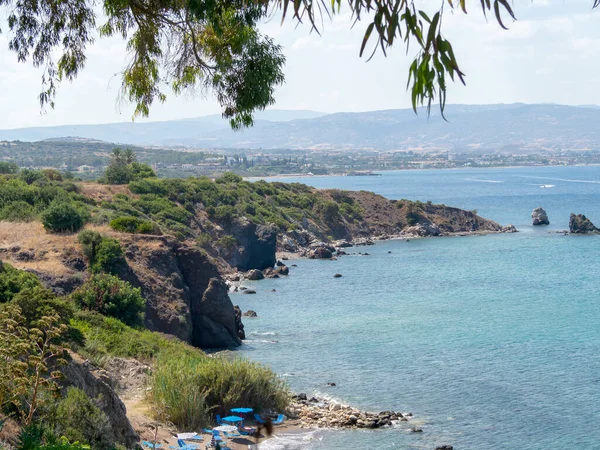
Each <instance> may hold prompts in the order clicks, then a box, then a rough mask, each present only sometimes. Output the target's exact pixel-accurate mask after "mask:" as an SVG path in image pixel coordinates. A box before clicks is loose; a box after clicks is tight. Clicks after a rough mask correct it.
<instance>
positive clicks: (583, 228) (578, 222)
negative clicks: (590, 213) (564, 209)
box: [569, 214, 600, 234]
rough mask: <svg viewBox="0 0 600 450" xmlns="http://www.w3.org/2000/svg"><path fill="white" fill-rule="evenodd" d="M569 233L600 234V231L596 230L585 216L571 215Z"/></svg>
mask: <svg viewBox="0 0 600 450" xmlns="http://www.w3.org/2000/svg"><path fill="white" fill-rule="evenodd" d="M569 231H570V232H571V233H574V234H598V233H600V229H598V228H596V227H595V226H594V224H593V223H592V221H591V220H590V219H588V218H587V217H585V216H584V215H583V214H571V217H570V218H569Z"/></svg>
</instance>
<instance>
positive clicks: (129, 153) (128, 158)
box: [122, 148, 137, 164]
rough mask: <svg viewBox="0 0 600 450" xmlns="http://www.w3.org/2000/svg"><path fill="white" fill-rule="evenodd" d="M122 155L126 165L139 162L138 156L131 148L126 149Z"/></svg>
mask: <svg viewBox="0 0 600 450" xmlns="http://www.w3.org/2000/svg"><path fill="white" fill-rule="evenodd" d="M122 155H123V161H124V162H125V164H131V163H134V162H136V161H137V155H136V154H135V152H134V151H133V150H131V149H130V148H126V149H125V150H123V153H122Z"/></svg>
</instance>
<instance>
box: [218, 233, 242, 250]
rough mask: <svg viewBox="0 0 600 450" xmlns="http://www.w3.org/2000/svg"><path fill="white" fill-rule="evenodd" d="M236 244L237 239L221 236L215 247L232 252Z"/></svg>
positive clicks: (227, 235)
mask: <svg viewBox="0 0 600 450" xmlns="http://www.w3.org/2000/svg"><path fill="white" fill-rule="evenodd" d="M237 244H238V241H237V239H236V238H234V237H233V236H231V235H229V234H226V235H224V236H221V237H220V238H219V239H218V240H217V245H218V246H219V247H221V248H223V249H226V250H232V249H233V248H234V247H235V246H236V245H237Z"/></svg>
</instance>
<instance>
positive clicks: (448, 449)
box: [435, 444, 454, 450]
mask: <svg viewBox="0 0 600 450" xmlns="http://www.w3.org/2000/svg"><path fill="white" fill-rule="evenodd" d="M435 450H454V447H452V446H451V445H448V444H445V445H438V446H437V447H436V448H435Z"/></svg>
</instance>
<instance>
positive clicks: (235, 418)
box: [222, 416, 244, 422]
mask: <svg viewBox="0 0 600 450" xmlns="http://www.w3.org/2000/svg"><path fill="white" fill-rule="evenodd" d="M222 420H223V421H225V422H241V421H242V420H244V419H243V418H242V417H240V416H227V417H223V419H222Z"/></svg>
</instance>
